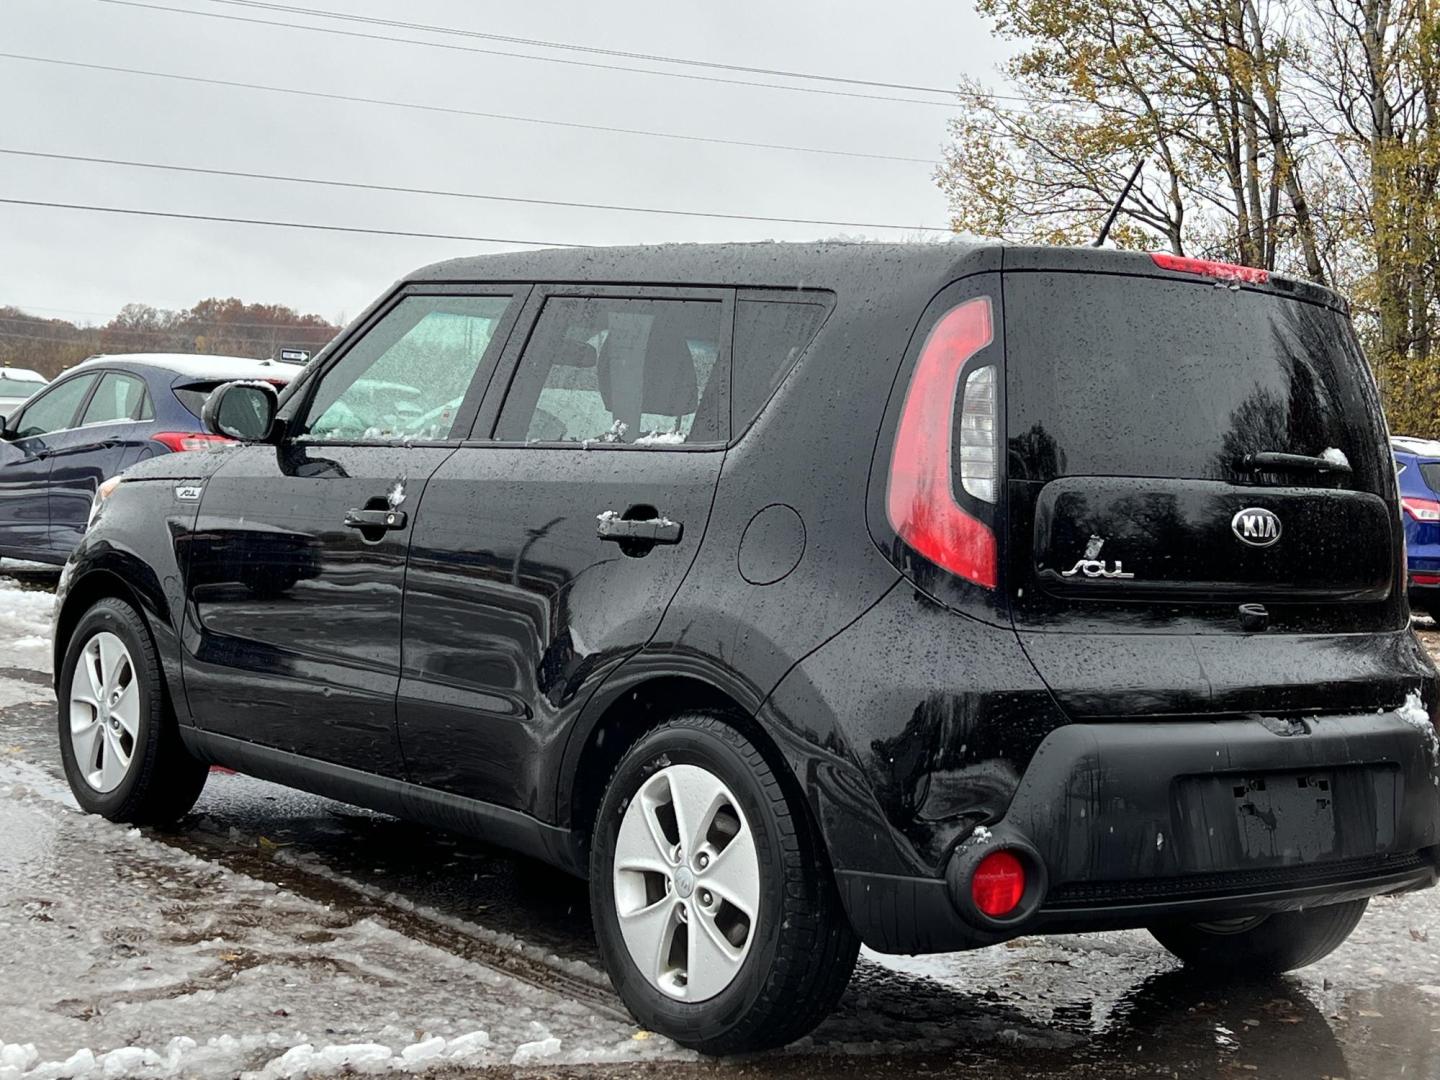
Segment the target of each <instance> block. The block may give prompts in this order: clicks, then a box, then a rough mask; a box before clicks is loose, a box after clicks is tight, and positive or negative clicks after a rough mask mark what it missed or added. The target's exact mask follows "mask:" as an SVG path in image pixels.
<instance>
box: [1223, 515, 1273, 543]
mask: <svg viewBox="0 0 1440 1080" xmlns="http://www.w3.org/2000/svg"><path fill="white" fill-rule="evenodd" d="M1230 531H1231V532H1233V533H1234V534H1235V535H1236V536H1237V537H1239V538H1240V542H1241V543H1242V544H1249V545H1250V546H1251V547H1259V548H1263V547H1269V546H1270V545H1271V544H1273V543H1275V541H1277V540H1279V539H1280V519H1279V518H1278V517H1276V516H1275V515H1274V514H1272V513H1271V512H1270V511H1269V510H1266V509H1265V508H1264V507H1260V506H1249V507H1246V508H1245V509H1244V510H1241V511H1240V512H1239V513H1238V514H1236V515H1235V516H1234V517H1233V518H1231V519H1230Z"/></svg>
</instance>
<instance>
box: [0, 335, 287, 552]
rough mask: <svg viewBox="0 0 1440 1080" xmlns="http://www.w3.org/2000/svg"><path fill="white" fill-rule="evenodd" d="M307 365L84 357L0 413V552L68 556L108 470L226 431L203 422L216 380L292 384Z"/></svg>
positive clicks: (207, 443) (198, 445) (197, 445)
mask: <svg viewBox="0 0 1440 1080" xmlns="http://www.w3.org/2000/svg"><path fill="white" fill-rule="evenodd" d="M299 370H300V369H299V368H298V367H295V366H293V365H290V364H284V363H278V362H276V361H272V360H252V359H247V358H244V357H238V356H190V355H172V354H168V353H143V354H137V355H133V356H95V357H91V358H90V359H89V360H86V361H85V362H84V363H82V364H78V365H76V366H75V367H74V368H72V369H71V370H70V371H67V372H65V373H64V374H62V375H60V376H59V377H58V378H56V379H55V381H54V382H52V383H50V385H49V386H47V387H45V389H44V390H43V391H42V392H40V393H38V394H36V395H35V396H34V397H32V398H30V399H29V400H28V401H26V402H25V403H24V404H23V405H22V406H20V407H19V408H18V409H17V410H16V411H15V413H14V414H13V415H11V416H6V417H4V418H3V423H0V429H3V430H0V556H8V557H10V558H14V559H29V560H32V561H35V562H47V563H56V564H62V563H64V562H65V560H66V559H68V558H69V557H70V553H71V552H72V551H73V550H74V549H75V545H76V544H78V543H79V542H80V537H81V536H82V535H83V534H84V532H85V525H86V522H87V519H88V518H89V514H90V504H91V502H92V500H93V499H94V497H95V489H96V488H97V487H99V486H100V483H101V482H102V481H103V480H106V479H107V478H109V477H111V476H114V475H116V474H117V473H119V472H121V471H123V470H124V469H127V468H129V467H130V466H131V465H133V464H135V463H136V462H137V461H143V460H145V459H146V458H148V457H154V456H155V455H156V454H168V453H173V452H175V451H181V450H201V449H209V448H211V447H212V444H213V443H214V442H217V441H220V442H223V441H225V440H223V439H221V438H220V437H219V436H217V435H210V434H206V433H205V432H204V430H203V426H202V424H201V423H200V410H201V407H202V406H203V405H204V403H205V398H206V396H207V395H208V394H209V393H210V391H211V390H213V389H214V388H215V387H216V386H219V385H220V384H221V383H224V382H230V381H231V380H235V379H263V380H264V381H266V382H269V383H272V384H274V385H275V386H283V385H285V384H286V383H288V382H289V381H290V379H291V378H292V377H293V376H294V375H295V374H296V373H297V372H298V371H299Z"/></svg>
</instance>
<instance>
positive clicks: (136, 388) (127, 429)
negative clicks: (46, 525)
mask: <svg viewBox="0 0 1440 1080" xmlns="http://www.w3.org/2000/svg"><path fill="white" fill-rule="evenodd" d="M154 416H155V413H154V407H153V406H152V404H151V402H150V395H149V393H148V392H147V391H146V388H145V380H144V379H142V378H140V377H139V376H137V375H133V374H131V373H129V372H124V371H105V372H102V373H101V374H100V382H99V384H98V385H97V386H96V387H95V391H94V393H92V394H91V395H90V400H89V402H88V403H87V404H86V406H85V411H84V413H83V414H81V416H80V421H79V423H78V424H76V426H75V427H73V428H71V429H70V430H68V431H62V432H57V433H56V434H55V436H54V437H53V439H52V441H51V443H50V453H51V463H50V483H49V488H50V544H51V546H52V547H55V548H57V549H60V550H63V551H67V552H68V551H71V550H73V549H74V547H75V545H76V544H78V543H80V537H81V536H83V535H84V534H85V523H86V520H87V519H88V518H89V516H90V504H91V502H92V501H94V498H95V489H96V488H98V487H99V486H100V484H101V482H102V481H104V480H106V479H108V478H109V477H111V476H114V475H116V474H117V473H119V472H120V471H121V470H123V469H124V468H125V466H126V465H128V464H130V462H131V461H133V460H134V458H135V457H137V456H138V453H137V450H138V447H137V439H143V437H144V434H145V432H146V430H147V429H148V427H149V426H150V425H151V423H152V421H153V420H154Z"/></svg>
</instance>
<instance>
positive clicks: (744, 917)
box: [612, 765, 760, 1003]
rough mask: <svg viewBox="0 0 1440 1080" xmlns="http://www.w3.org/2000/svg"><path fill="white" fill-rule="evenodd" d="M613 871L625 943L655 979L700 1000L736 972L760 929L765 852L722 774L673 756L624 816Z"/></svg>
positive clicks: (679, 996)
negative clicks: (678, 761)
mask: <svg viewBox="0 0 1440 1080" xmlns="http://www.w3.org/2000/svg"><path fill="white" fill-rule="evenodd" d="M612 879H613V887H614V890H615V910H616V913H617V915H618V917H619V922H620V932H621V935H622V936H623V938H624V939H625V946H626V948H627V949H628V950H629V953H630V958H631V959H632V960H633V961H634V962H635V966H636V967H638V968H639V969H640V972H641V973H642V974H643V975H644V976H645V977H646V979H647V980H649V982H650V984H651V985H652V986H654V987H655V988H656V989H657V990H659V991H660V992H661V993H663V994H665V995H666V996H668V997H671V998H674V999H676V1000H678V1001H685V1002H692V1003H693V1002H700V1001H705V1000H708V999H709V998H712V997H714V996H715V995H716V994H719V993H720V992H721V991H723V990H724V989H725V988H726V987H727V986H729V985H730V984H731V983H732V982H733V981H734V980H735V977H736V976H737V975H738V974H739V973H740V969H741V967H742V966H743V965H744V963H745V958H746V956H748V955H749V952H750V946H751V943H752V942H753V941H754V940H755V935H756V933H757V931H758V924H759V915H760V860H759V856H758V855H757V853H756V848H755V837H754V834H753V833H752V832H751V829H750V824H749V822H748V821H747V820H746V818H745V814H744V812H743V811H742V810H741V809H740V804H739V801H738V800H737V799H736V798H735V795H734V794H733V793H732V792H731V791H730V789H729V788H728V787H727V786H726V785H725V783H724V782H723V781H722V780H721V779H720V778H719V777H717V776H716V775H715V774H714V773H711V772H709V771H708V770H706V769H703V768H700V767H699V766H696V765H670V766H667V767H666V768H663V769H661V770H659V771H658V772H656V773H654V774H653V775H652V776H650V777H649V778H647V779H646V781H645V783H644V784H642V785H641V787H640V790H639V791H637V792H636V793H635V795H634V797H633V798H632V799H631V800H630V802H629V805H628V806H626V808H625V813H624V816H623V817H622V818H621V821H620V831H619V835H618V836H617V837H616V841H615V862H614V871H613V875H612Z"/></svg>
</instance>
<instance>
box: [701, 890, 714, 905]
mask: <svg viewBox="0 0 1440 1080" xmlns="http://www.w3.org/2000/svg"><path fill="white" fill-rule="evenodd" d="M714 902H715V898H714V897H713V896H711V895H710V891H709V890H708V889H701V890H700V906H701V907H709V906H710V905H711V904H713V903H714Z"/></svg>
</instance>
